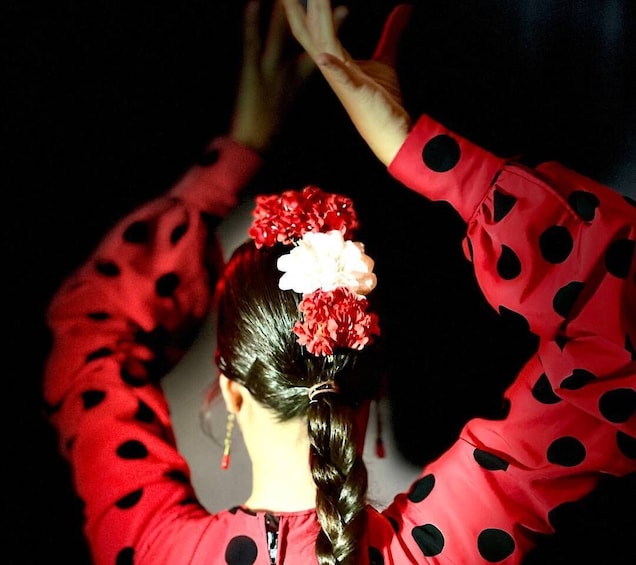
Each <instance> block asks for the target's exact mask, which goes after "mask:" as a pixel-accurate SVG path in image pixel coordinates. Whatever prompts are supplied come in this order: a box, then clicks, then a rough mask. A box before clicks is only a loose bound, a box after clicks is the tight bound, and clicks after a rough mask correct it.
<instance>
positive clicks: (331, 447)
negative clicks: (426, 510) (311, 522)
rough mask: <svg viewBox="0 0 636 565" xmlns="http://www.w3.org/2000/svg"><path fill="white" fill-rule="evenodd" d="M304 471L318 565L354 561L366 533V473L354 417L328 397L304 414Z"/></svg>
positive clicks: (346, 407)
mask: <svg viewBox="0 0 636 565" xmlns="http://www.w3.org/2000/svg"><path fill="white" fill-rule="evenodd" d="M307 416H308V424H307V426H308V431H309V441H310V445H311V448H310V467H311V473H312V477H313V479H314V482H315V483H316V487H317V491H316V514H317V516H318V521H319V523H320V526H321V530H320V533H319V534H318V537H317V539H316V556H317V558H318V562H319V563H320V565H336V564H338V565H349V564H351V565H353V564H356V563H360V559H359V558H358V551H359V544H358V543H357V541H358V540H360V539H361V538H362V536H363V534H364V531H365V529H366V513H364V512H363V511H362V510H363V509H364V506H365V503H366V494H367V484H368V481H367V469H366V466H365V464H364V462H363V460H362V456H361V455H360V454H359V452H358V449H357V446H356V443H355V441H354V437H355V430H354V425H355V421H356V414H355V413H354V411H353V410H352V409H351V408H350V407H348V406H344V405H342V404H341V403H340V402H339V399H338V398H337V397H334V396H332V395H330V396H329V397H328V398H327V397H326V396H325V397H322V398H319V399H318V400H317V401H315V402H311V403H310V406H309V410H308V414H307Z"/></svg>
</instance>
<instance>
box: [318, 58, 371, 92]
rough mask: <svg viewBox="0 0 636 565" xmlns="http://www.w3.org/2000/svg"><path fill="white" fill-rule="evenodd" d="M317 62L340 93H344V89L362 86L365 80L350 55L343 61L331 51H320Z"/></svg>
mask: <svg viewBox="0 0 636 565" xmlns="http://www.w3.org/2000/svg"><path fill="white" fill-rule="evenodd" d="M316 64H317V65H318V67H319V68H320V71H321V72H322V74H323V75H324V76H325V78H326V79H327V80H328V81H329V83H330V84H331V86H332V88H333V89H334V90H335V91H336V94H338V95H341V94H343V90H344V91H346V90H349V89H355V88H357V87H359V86H361V84H362V82H363V81H362V79H361V76H360V71H359V70H358V68H357V65H356V64H355V63H354V62H353V61H352V60H351V59H350V57H347V61H343V60H342V59H340V58H339V57H336V56H335V55H332V54H331V53H319V54H318V55H317V56H316Z"/></svg>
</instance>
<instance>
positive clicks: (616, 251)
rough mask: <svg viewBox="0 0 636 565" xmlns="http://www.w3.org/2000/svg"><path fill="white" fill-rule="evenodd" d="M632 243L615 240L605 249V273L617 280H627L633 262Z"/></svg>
mask: <svg viewBox="0 0 636 565" xmlns="http://www.w3.org/2000/svg"><path fill="white" fill-rule="evenodd" d="M635 243H636V242H634V241H633V240H631V239H617V240H616V241H613V242H612V243H611V244H610V246H609V247H608V248H607V252H606V253H605V267H606V268H607V271H608V272H609V273H610V274H612V275H614V276H615V277H618V278H619V279H625V278H627V275H629V269H630V268H631V266H632V261H633V260H634V244H635Z"/></svg>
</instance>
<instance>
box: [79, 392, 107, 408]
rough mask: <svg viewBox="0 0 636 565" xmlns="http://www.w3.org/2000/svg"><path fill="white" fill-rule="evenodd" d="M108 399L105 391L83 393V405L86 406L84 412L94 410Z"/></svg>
mask: <svg viewBox="0 0 636 565" xmlns="http://www.w3.org/2000/svg"><path fill="white" fill-rule="evenodd" d="M104 398H106V393H105V392H104V391H103V390H87V391H84V392H83V393H82V403H83V404H84V410H89V409H90V408H94V407H95V406H97V405H98V404H100V403H101V402H103V400H104Z"/></svg>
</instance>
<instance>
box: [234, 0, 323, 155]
mask: <svg viewBox="0 0 636 565" xmlns="http://www.w3.org/2000/svg"><path fill="white" fill-rule="evenodd" d="M259 9H260V1H259V0H250V1H249V2H248V3H247V5H246V7H245V12H244V22H243V61H242V67H241V76H240V80H239V87H238V93H237V96H236V100H235V103H234V114H233V116H232V123H231V127H230V133H229V135H230V137H232V138H233V139H234V140H235V141H237V142H238V143H241V144H242V145H245V146H247V147H250V148H252V149H254V150H256V151H258V152H264V151H266V150H267V149H268V147H269V145H270V143H271V141H272V139H273V137H274V135H275V134H276V133H277V132H278V130H279V128H280V125H281V122H282V118H283V115H284V111H285V109H286V108H287V107H288V106H289V103H290V102H291V100H292V99H293V97H294V96H295V95H296V93H297V91H298V90H299V88H300V86H301V85H302V84H303V83H304V82H305V81H306V79H307V78H308V77H309V76H310V75H311V73H312V72H313V71H314V70H315V68H316V67H315V64H314V62H313V61H312V60H311V58H310V57H309V56H308V55H307V54H306V53H303V52H302V51H301V50H299V49H298V48H297V45H294V44H293V43H291V41H290V40H291V39H292V37H291V34H290V31H289V26H288V24H287V20H286V18H285V12H284V10H283V7H282V5H281V3H280V0H276V1H275V2H274V5H273V7H272V12H271V14H270V19H269V25H268V30H267V36H266V38H265V41H263V40H262V38H261V34H260V31H259ZM290 43H291V44H290ZM294 47H295V48H296V49H293V48H294Z"/></svg>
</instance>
